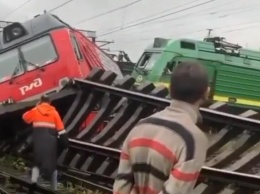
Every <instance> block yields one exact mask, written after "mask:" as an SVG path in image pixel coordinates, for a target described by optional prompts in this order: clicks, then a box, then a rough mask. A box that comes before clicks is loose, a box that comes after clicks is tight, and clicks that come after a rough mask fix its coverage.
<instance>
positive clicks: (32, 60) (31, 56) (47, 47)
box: [21, 36, 58, 71]
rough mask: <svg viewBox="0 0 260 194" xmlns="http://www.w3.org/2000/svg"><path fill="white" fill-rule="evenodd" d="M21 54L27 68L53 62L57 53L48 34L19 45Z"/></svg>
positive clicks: (31, 68)
mask: <svg viewBox="0 0 260 194" xmlns="http://www.w3.org/2000/svg"><path fill="white" fill-rule="evenodd" d="M21 54H22V58H23V61H24V63H25V64H26V67H27V70H29V71H30V70H33V69H36V68H37V67H41V66H44V65H47V64H49V63H52V62H54V61H55V60H56V59H57V58H58V55H57V53H56V50H55V48H54V45H53V43H52V41H51V38H50V37H49V36H44V37H42V38H39V39H37V40H34V41H32V42H29V43H27V44H25V45H23V46H22V47H21Z"/></svg>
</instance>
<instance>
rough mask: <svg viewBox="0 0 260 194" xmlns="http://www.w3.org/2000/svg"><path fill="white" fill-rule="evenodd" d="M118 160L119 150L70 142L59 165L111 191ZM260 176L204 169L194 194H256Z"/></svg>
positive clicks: (259, 187)
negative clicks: (89, 177)
mask: <svg viewBox="0 0 260 194" xmlns="http://www.w3.org/2000/svg"><path fill="white" fill-rule="evenodd" d="M119 157H120V150H119V149H114V148H108V147H104V146H99V145H95V144H91V143H85V142H81V141H77V140H73V139H71V140H70V148H69V150H67V151H64V152H63V154H62V155H61V157H60V159H59V164H60V165H61V166H63V167H68V168H69V169H70V172H69V173H71V174H74V175H75V176H77V177H82V178H84V177H88V176H92V179H93V180H94V179H95V178H94V177H95V176H98V177H99V178H98V179H97V178H96V180H95V182H97V183H98V184H99V185H104V186H106V187H109V188H111V187H112V184H113V181H114V179H115V178H116V171H117V167H118V162H119ZM258 193H260V177H259V176H255V175H248V174H245V173H243V172H241V173H237V172H231V171H226V170H220V169H216V168H210V167H206V166H204V167H203V169H202V171H201V175H200V178H199V179H198V182H197V185H196V187H195V190H194V192H193V194H258Z"/></svg>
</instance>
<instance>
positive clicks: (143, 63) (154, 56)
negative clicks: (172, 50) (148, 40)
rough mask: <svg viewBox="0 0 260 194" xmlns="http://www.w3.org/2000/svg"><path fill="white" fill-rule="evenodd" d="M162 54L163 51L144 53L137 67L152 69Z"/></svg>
mask: <svg viewBox="0 0 260 194" xmlns="http://www.w3.org/2000/svg"><path fill="white" fill-rule="evenodd" d="M160 55H161V53H144V54H143V56H142V57H141V59H140V60H139V61H138V63H137V66H136V67H137V68H138V69H144V70H146V71H149V70H152V68H153V66H154V65H155V62H156V61H157V60H158V58H159V57H160Z"/></svg>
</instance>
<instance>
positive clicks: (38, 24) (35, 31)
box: [0, 13, 69, 51]
mask: <svg viewBox="0 0 260 194" xmlns="http://www.w3.org/2000/svg"><path fill="white" fill-rule="evenodd" d="M20 24H21V25H22V26H23V27H24V28H25V30H26V31H27V34H26V35H25V36H23V37H20V38H18V39H16V40H13V41H11V42H8V43H4V41H3V40H4V39H3V32H0V51H1V50H5V49H7V48H9V47H13V46H15V45H17V44H19V43H21V42H23V41H26V40H29V39H31V38H33V37H36V36H39V35H41V34H43V33H46V32H48V31H50V30H53V29H57V28H63V27H69V25H67V24H66V23H64V22H63V21H61V20H60V19H59V18H58V17H57V16H54V15H52V14H49V13H44V14H42V15H38V16H35V17H34V18H33V19H30V20H28V21H25V22H23V23H20Z"/></svg>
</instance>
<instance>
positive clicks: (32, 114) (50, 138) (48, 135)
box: [22, 95, 68, 190]
mask: <svg viewBox="0 0 260 194" xmlns="http://www.w3.org/2000/svg"><path fill="white" fill-rule="evenodd" d="M50 103H51V101H50V99H49V97H48V96H47V95H43V96H42V97H41V99H40V102H39V103H38V104H37V105H36V107H34V108H33V109H31V110H29V111H27V112H26V113H24V114H23V116H22V117H23V120H24V121H25V122H26V123H28V124H32V126H33V156H34V167H33V168H32V177H31V181H32V182H33V185H34V186H36V183H37V180H38V178H39V175H40V173H42V174H43V175H44V177H46V178H47V179H49V180H51V184H52V188H53V189H54V190H57V170H56V168H57V152H58V144H59V145H61V146H62V147H63V148H67V146H68V137H67V133H66V131H65V129H64V125H63V122H62V120H61V118H60V115H59V113H58V112H57V111H56V109H55V108H54V107H53V106H51V104H50Z"/></svg>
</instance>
